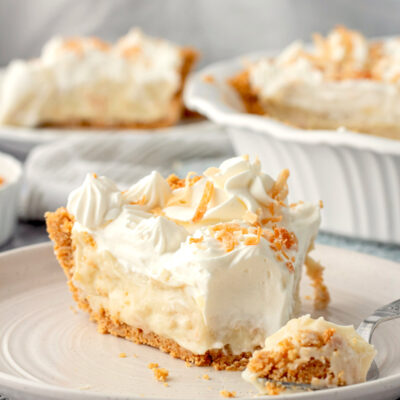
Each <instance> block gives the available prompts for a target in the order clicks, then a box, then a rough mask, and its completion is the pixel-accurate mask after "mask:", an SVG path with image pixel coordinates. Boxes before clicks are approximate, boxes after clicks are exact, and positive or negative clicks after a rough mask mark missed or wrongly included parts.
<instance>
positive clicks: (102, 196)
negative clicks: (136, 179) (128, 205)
mask: <svg viewBox="0 0 400 400" xmlns="http://www.w3.org/2000/svg"><path fill="white" fill-rule="evenodd" d="M121 205H122V194H121V192H120V191H119V189H118V188H117V186H116V185H115V183H114V182H113V181H112V180H111V179H108V178H106V177H105V176H101V177H97V176H96V175H94V174H88V175H87V176H86V178H85V181H84V182H83V184H82V186H80V187H78V188H77V189H75V190H74V191H73V192H72V193H71V194H70V195H69V197H68V203H67V210H68V211H69V212H70V213H71V214H72V215H73V216H74V217H75V219H76V220H77V221H78V222H79V223H80V224H81V225H83V226H86V227H88V228H89V229H94V228H97V227H99V226H101V225H103V224H104V223H105V222H108V221H111V220H113V219H115V218H116V217H117V216H118V214H119V213H120V212H121Z"/></svg>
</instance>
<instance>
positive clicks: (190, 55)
mask: <svg viewBox="0 0 400 400" xmlns="http://www.w3.org/2000/svg"><path fill="white" fill-rule="evenodd" d="M181 55H182V58H183V63H182V67H181V71H180V74H181V84H180V87H179V89H178V91H177V92H176V94H175V96H174V97H173V99H172V101H171V104H170V109H169V112H168V116H167V117H165V118H162V119H160V120H158V121H153V122H134V123H132V122H128V123H125V122H118V123H112V124H105V123H104V122H100V121H99V122H96V121H82V120H77V121H68V122H64V123H59V122H49V123H43V124H42V125H41V126H42V127H54V128H62V129H63V128H72V129H78V128H85V129H115V128H118V129H158V128H166V127H168V126H172V125H175V124H176V123H178V121H179V120H180V119H181V117H182V116H185V115H186V111H185V108H184V105H183V100H182V92H183V89H184V87H185V82H186V78H187V77H188V75H189V73H190V71H191V70H192V68H193V66H194V64H195V62H196V61H197V59H198V57H199V53H198V52H197V51H196V50H195V49H193V48H191V47H183V48H181ZM187 115H188V116H190V117H194V116H195V114H194V113H192V114H191V112H189V111H188V112H187Z"/></svg>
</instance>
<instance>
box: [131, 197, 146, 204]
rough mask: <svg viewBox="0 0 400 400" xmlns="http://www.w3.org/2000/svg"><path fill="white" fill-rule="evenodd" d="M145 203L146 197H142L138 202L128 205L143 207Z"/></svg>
mask: <svg viewBox="0 0 400 400" xmlns="http://www.w3.org/2000/svg"><path fill="white" fill-rule="evenodd" d="M146 202H147V199H146V196H145V195H143V196H142V197H141V198H140V199H139V200H137V201H131V202H130V203H129V204H132V205H139V206H143V205H144V204H146Z"/></svg>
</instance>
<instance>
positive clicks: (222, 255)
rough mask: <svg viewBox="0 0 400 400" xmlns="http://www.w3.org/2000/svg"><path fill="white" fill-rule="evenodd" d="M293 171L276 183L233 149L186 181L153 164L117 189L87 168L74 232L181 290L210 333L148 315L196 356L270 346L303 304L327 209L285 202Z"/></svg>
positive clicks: (74, 207) (131, 268) (71, 205)
mask: <svg viewBox="0 0 400 400" xmlns="http://www.w3.org/2000/svg"><path fill="white" fill-rule="evenodd" d="M287 175H288V174H287V172H286V171H285V172H283V174H281V176H280V177H279V178H278V180H277V181H274V180H273V179H272V178H271V177H270V176H268V175H267V174H265V173H263V172H262V171H261V166H260V163H259V161H257V160H256V161H255V162H251V161H249V160H248V159H247V158H243V157H235V158H232V159H229V160H227V161H225V162H224V163H222V164H221V166H220V167H219V168H209V169H208V170H206V171H205V172H204V175H200V176H198V175H194V174H189V175H188V176H187V177H186V179H179V178H177V177H174V176H172V177H169V178H168V179H164V178H163V177H162V176H161V175H160V174H159V173H157V172H153V173H151V174H150V175H148V176H147V177H144V178H143V179H141V180H140V181H139V182H138V183H136V184H135V185H133V186H132V187H131V188H130V189H128V190H127V191H125V192H123V193H120V195H119V196H118V195H117V192H116V189H115V185H111V184H108V180H107V179H106V178H95V177H94V176H93V175H89V176H88V177H87V178H86V180H85V182H84V183H83V185H82V186H81V187H80V188H78V189H76V190H75V191H74V192H73V193H71V195H70V198H69V201H68V206H67V208H68V211H69V212H70V213H71V214H72V215H74V217H75V225H74V228H73V232H75V233H76V234H79V233H80V232H87V233H89V234H90V235H91V236H92V237H93V238H94V240H95V242H96V246H97V249H98V251H99V252H105V253H107V254H111V255H112V256H113V257H115V259H117V260H118V263H119V264H120V265H121V266H122V268H123V269H124V270H125V271H126V273H127V274H129V273H130V272H132V273H136V274H141V275H143V276H147V277H148V278H149V279H153V280H155V281H158V282H161V283H162V284H163V285H166V286H168V287H176V288H184V291H185V293H186V294H187V295H188V296H190V298H193V299H194V301H195V303H196V307H198V308H199V310H200V312H201V315H202V318H201V321H202V322H201V323H202V324H205V326H207V329H208V330H209V333H208V334H207V335H206V336H204V337H202V338H201V339H200V338H199V337H197V338H188V337H187V336H185V335H183V334H182V335H181V336H179V335H177V333H176V331H173V330H171V329H169V328H167V327H165V326H164V325H163V324H161V323H159V322H158V325H154V326H153V325H151V324H150V323H149V321H147V322H143V325H144V326H146V328H147V329H151V330H153V331H154V332H156V333H157V332H159V333H160V334H163V335H166V336H167V337H170V338H172V339H174V340H176V341H177V342H178V343H179V344H181V345H182V346H184V347H185V348H187V349H189V350H191V351H193V352H195V353H197V354H202V353H204V352H205V351H207V350H208V349H210V348H223V347H224V346H225V345H226V344H227V343H229V345H230V346H231V349H232V350H233V351H234V352H239V353H240V352H242V351H251V350H253V349H254V348H255V347H256V346H259V345H261V344H263V342H264V339H265V337H266V335H268V334H271V333H272V332H274V331H275V330H277V329H279V328H280V327H281V326H282V325H283V324H284V323H285V322H286V321H287V320H288V319H289V318H290V317H291V316H292V315H293V313H294V312H295V309H296V308H297V307H298V293H297V291H298V284H299V280H300V275H301V267H302V264H303V262H304V257H305V254H306V253H307V250H308V248H309V246H310V243H311V241H312V240H313V238H314V237H315V236H316V234H317V231H318V227H319V223H320V215H319V207H318V206H313V205H310V204H297V205H292V206H288V204H287V200H286V195H287V184H286V179H287ZM104 179H105V181H104ZM97 181H99V183H97ZM100 198H101V199H102V200H100ZM90 204H91V205H92V207H91V206H90ZM111 215H112V216H114V218H113V219H111V218H110V216H111ZM266 271H268V272H266ZM181 318H183V316H181ZM188 323H189V322H188ZM149 324H150V325H149ZM248 326H250V327H251V328H248ZM239 331H243V332H244V333H243V334H241V335H239V334H238V335H236V336H235V335H233V336H232V332H239ZM199 335H200V334H199Z"/></svg>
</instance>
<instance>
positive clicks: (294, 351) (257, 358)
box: [248, 328, 346, 386]
mask: <svg viewBox="0 0 400 400" xmlns="http://www.w3.org/2000/svg"><path fill="white" fill-rule="evenodd" d="M334 334H335V329H332V328H330V329H327V330H326V331H325V332H323V333H320V332H314V331H307V330H305V331H302V335H303V336H302V337H301V338H300V340H299V345H296V344H295V343H294V341H293V338H292V337H289V338H285V339H283V340H282V341H281V342H280V343H279V349H278V350H276V351H272V350H270V351H266V350H260V351H259V352H257V353H255V355H254V356H253V357H252V359H251V360H250V362H249V364H248V369H249V370H250V371H251V372H253V373H255V374H257V376H258V377H261V378H266V379H270V380H272V381H278V382H296V383H307V384H311V383H312V380H313V379H314V378H317V379H321V380H322V379H327V380H329V383H330V384H332V383H335V381H337V385H338V386H344V385H346V382H345V381H344V380H343V378H342V377H341V376H340V374H338V375H339V376H335V374H334V373H333V372H332V371H331V370H330V367H331V363H330V360H329V359H326V358H325V357H321V359H314V357H311V358H310V359H309V360H307V361H303V362H301V361H300V360H301V354H300V349H301V348H303V347H304V348H317V349H320V348H322V347H324V346H326V345H327V344H328V342H329V341H330V340H331V338H332V336H333V335H334Z"/></svg>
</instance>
